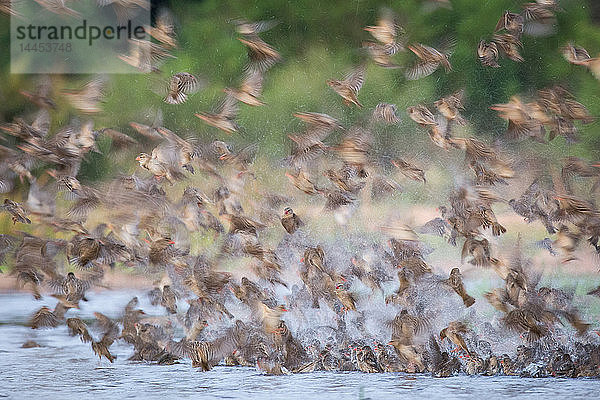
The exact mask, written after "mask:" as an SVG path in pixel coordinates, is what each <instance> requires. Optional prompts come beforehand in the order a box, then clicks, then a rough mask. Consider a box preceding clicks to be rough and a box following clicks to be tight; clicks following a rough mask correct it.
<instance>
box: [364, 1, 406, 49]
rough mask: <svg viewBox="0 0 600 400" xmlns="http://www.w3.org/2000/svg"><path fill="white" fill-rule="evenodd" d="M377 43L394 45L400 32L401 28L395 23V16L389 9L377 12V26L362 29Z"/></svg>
mask: <svg viewBox="0 0 600 400" xmlns="http://www.w3.org/2000/svg"><path fill="white" fill-rule="evenodd" d="M364 30H365V31H367V32H369V33H370V34H371V35H372V36H373V37H374V38H375V39H377V41H379V42H380V43H382V44H384V45H394V44H396V42H397V41H398V34H399V33H400V32H402V28H401V27H400V25H398V22H397V21H396V15H394V12H393V11H392V10H390V9H389V8H383V9H381V11H380V12H379V18H378V19H377V25H369V26H367V27H366V28H364Z"/></svg>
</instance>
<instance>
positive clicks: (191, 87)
mask: <svg viewBox="0 0 600 400" xmlns="http://www.w3.org/2000/svg"><path fill="white" fill-rule="evenodd" d="M198 85H199V82H198V78H196V77H195V76H194V75H192V74H190V73H187V72H179V73H177V74H175V75H173V76H172V77H171V79H169V84H168V86H167V95H166V97H165V98H164V99H163V101H164V102H165V103H167V104H182V103H185V101H186V100H187V98H188V94H190V93H194V92H195V91H196V90H197V89H198Z"/></svg>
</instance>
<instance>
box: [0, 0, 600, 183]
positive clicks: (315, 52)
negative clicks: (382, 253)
mask: <svg viewBox="0 0 600 400" xmlns="http://www.w3.org/2000/svg"><path fill="white" fill-rule="evenodd" d="M521 3H522V2H520V1H513V0H485V1H484V0H452V1H451V4H452V8H451V9H447V8H443V7H441V8H438V9H434V10H432V9H431V8H430V7H428V6H427V4H425V2H423V1H420V0H397V1H375V0H352V1H348V0H335V1H323V0H321V1H319V0H293V1H282V0H261V1H234V0H205V1H194V2H192V1H161V2H154V3H153V12H154V13H155V12H156V10H157V9H158V8H160V7H163V6H166V7H168V8H170V9H171V10H172V11H173V13H174V15H175V18H176V22H177V29H178V40H179V48H178V49H177V50H175V51H174V55H176V56H177V58H176V59H173V60H169V61H168V62H167V63H166V64H164V65H163V67H162V74H163V76H164V77H165V79H167V78H168V76H170V75H171V74H173V73H177V72H180V71H187V72H191V73H194V74H196V75H198V76H200V77H202V78H203V79H204V80H205V81H206V83H207V85H206V87H204V88H203V89H202V90H201V91H200V92H199V93H196V94H195V95H193V96H191V98H190V99H189V101H188V102H187V103H185V104H183V105H168V104H165V103H163V102H162V101H161V97H160V96H159V95H157V94H155V93H154V92H152V91H151V90H150V89H151V87H152V85H153V83H152V82H153V79H151V78H149V77H148V76H146V75H141V74H140V75H133V74H132V75H113V76H111V86H110V89H109V95H108V96H107V98H106V101H105V104H104V110H105V111H106V112H104V113H102V114H100V115H98V116H92V117H91V118H93V119H94V120H95V123H96V128H101V127H115V128H119V129H120V130H122V131H123V132H126V133H128V134H132V136H134V137H136V138H139V136H137V135H136V134H134V133H133V130H132V129H131V128H130V127H129V125H128V123H129V122H131V121H137V122H143V123H148V122H150V120H151V119H152V115H153V112H154V111H152V110H156V109H157V108H161V109H162V111H163V114H164V126H166V127H168V128H170V129H172V130H174V131H176V132H177V133H179V134H180V135H183V136H186V135H192V136H197V137H200V138H203V139H204V140H206V141H209V140H211V139H213V138H219V139H222V140H229V141H232V142H234V143H236V144H238V145H241V144H243V143H252V142H258V143H259V144H260V149H261V150H260V153H261V154H262V155H265V156H267V157H272V158H274V159H276V158H281V157H284V156H285V155H286V154H287V153H288V152H289V147H290V143H289V139H288V138H287V137H286V133H289V132H293V131H295V130H298V129H300V127H301V123H300V122H299V121H298V120H297V119H295V118H294V117H293V116H292V113H293V112H295V111H316V112H324V113H328V114H330V115H332V116H334V117H336V118H339V119H340V120H341V122H342V123H343V124H344V125H346V126H348V125H350V124H351V123H353V122H354V121H356V120H357V119H359V118H361V117H364V116H365V115H367V113H369V112H370V110H371V109H372V108H373V107H374V106H375V105H376V104H377V103H379V102H381V101H385V102H389V103H394V104H397V106H398V108H399V110H401V117H402V119H403V121H402V123H400V124H399V125H398V126H394V127H391V128H386V129H383V130H382V131H381V132H379V133H378V135H377V142H378V145H379V148H380V151H381V152H382V153H386V152H392V153H393V151H392V150H390V149H398V148H401V147H402V144H404V143H410V142H412V141H413V140H414V137H416V136H418V137H421V138H423V137H425V132H424V131H423V130H421V129H419V128H418V127H417V126H416V124H414V123H413V122H412V121H411V120H410V119H409V118H408V116H407V115H406V113H405V111H404V110H405V109H406V107H408V106H410V105H415V104H417V103H420V102H425V103H429V104H430V103H432V102H433V101H435V100H436V99H438V98H439V97H441V96H443V95H447V94H449V93H451V92H453V91H454V90H457V89H460V88H465V90H466V101H465V104H466V111H465V112H464V115H465V116H466V117H467V119H468V120H469V121H470V122H471V128H470V130H471V131H472V132H470V133H474V134H476V135H481V136H484V137H493V136H498V135H501V134H502V132H503V131H504V129H505V127H506V124H505V121H503V120H501V119H500V118H498V117H497V115H496V112H494V111H492V110H490V109H489V106H490V105H492V104H494V103H502V102H506V101H508V99H509V98H510V96H512V95H515V94H523V95H524V96H525V97H527V95H533V94H534V91H535V90H536V89H540V88H544V87H548V86H551V85H554V84H558V83H561V84H566V85H567V87H568V88H569V89H570V90H571V91H572V92H573V93H574V94H575V95H576V97H577V99H578V100H579V101H580V102H582V103H583V104H584V105H585V106H587V107H588V108H589V110H590V112H591V113H592V115H595V116H598V115H600V101H598V100H599V97H598V94H599V92H600V90H599V89H600V82H598V81H597V80H596V79H594V77H593V76H592V75H591V74H590V73H589V72H588V71H587V70H586V69H585V68H583V67H577V66H573V65H570V64H569V63H567V62H566V61H565V60H564V58H563V57H562V55H561V53H560V47H561V46H563V45H564V44H566V43H567V42H569V41H573V42H575V43H577V44H579V45H581V46H584V47H585V48H586V49H588V51H589V52H590V54H592V55H594V54H596V53H597V52H600V27H599V26H598V25H596V24H595V22H594V21H596V22H598V18H599V16H600V2H598V1H595V0H562V1H561V2H560V5H561V7H562V9H563V11H561V12H558V13H557V18H558V29H557V32H556V34H554V35H552V36H549V37H543V38H534V37H530V36H524V37H523V44H524V49H523V51H522V55H523V57H524V58H525V62H523V63H515V62H512V61H510V60H508V59H502V60H501V65H502V67H501V68H498V69H492V68H485V67H483V66H482V65H481V64H480V63H479V62H478V60H477V53H476V49H477V43H478V42H479V40H481V39H489V38H490V37H491V35H492V33H493V29H494V27H495V25H496V22H497V21H498V19H499V17H500V16H501V15H502V13H503V12H504V10H512V11H515V12H517V11H518V10H519V8H520V4H521ZM382 7H388V8H391V9H392V10H393V11H395V12H396V13H397V14H398V16H399V20H400V23H401V25H402V26H403V27H404V29H405V30H406V35H405V38H404V40H406V41H408V42H422V43H425V44H430V45H433V46H435V45H436V44H438V43H439V42H440V41H441V40H442V39H443V38H445V37H449V36H452V37H454V38H456V40H457V43H458V44H457V47H456V50H455V52H454V54H453V55H452V57H451V62H452V65H453V68H454V69H453V71H452V72H451V73H449V74H445V73H444V72H443V71H441V70H440V71H437V72H435V73H434V74H433V75H432V76H429V77H427V78H424V79H420V80H418V81H407V80H406V79H405V78H404V74H403V69H383V68H380V67H377V66H375V65H369V67H368V70H367V76H366V82H365V84H364V86H363V89H362V90H361V92H360V94H359V99H360V101H361V102H362V103H363V104H364V105H365V108H364V109H363V110H359V109H356V108H349V107H346V106H344V105H343V104H342V102H341V101H340V98H339V97H338V96H337V95H336V94H335V93H334V92H333V91H332V90H331V89H330V88H328V87H327V85H326V84H325V80H326V79H328V78H339V77H342V76H343V75H344V74H345V73H346V72H347V71H348V70H349V69H350V68H351V67H352V66H353V65H354V64H356V63H357V62H358V61H359V60H360V58H361V57H363V54H362V53H361V51H360V50H359V48H360V46H361V42H362V41H363V40H370V36H369V34H368V33H367V32H365V31H364V30H363V29H362V28H363V27H364V26H366V25H372V24H374V23H375V22H376V19H377V15H378V12H379V10H380V9H381V8H382ZM235 18H245V19H248V20H261V19H276V20H278V21H279V22H280V23H279V25H277V26H276V27H275V28H273V29H272V30H270V31H268V32H265V33H264V34H262V35H261V36H262V37H263V38H264V39H265V41H266V42H268V43H270V44H272V45H273V46H274V47H275V48H276V49H278V50H279V51H280V53H281V55H282V57H283V62H282V63H280V64H277V65H276V66H275V67H274V68H272V69H271V70H270V71H269V72H268V73H267V77H266V80H265V87H264V94H263V99H264V101H265V102H266V103H267V105H266V106H265V107H257V108H252V107H248V106H245V105H242V106H241V110H240V116H239V123H240V125H241V126H243V127H244V131H243V133H241V134H236V135H233V136H232V137H228V136H226V135H224V134H223V133H222V132H220V131H217V130H215V129H213V128H211V127H208V126H206V125H203V123H202V122H201V121H200V120H199V119H197V118H196V117H194V113H195V112H199V111H210V110H211V109H213V108H214V107H215V106H216V105H217V104H218V103H219V101H220V98H221V96H222V95H223V92H222V90H223V88H224V87H226V86H235V85H239V83H240V79H241V71H242V69H243V67H244V65H245V63H246V62H247V55H246V49H245V48H244V45H243V44H242V43H241V42H239V41H238V40H237V34H236V32H235V29H234V26H233V25H232V24H231V23H228V21H229V20H230V19H235ZM0 43H2V46H3V48H4V54H7V53H8V46H9V17H7V16H4V15H3V16H0ZM413 60H414V57H413V56H412V54H410V53H400V54H398V55H397V56H395V61H396V62H397V63H399V64H401V65H410V64H411V63H412V62H413ZM9 63H10V60H9V59H8V57H7V56H5V57H3V58H2V59H0V75H1V76H2V79H0V119H1V120H3V121H11V120H12V118H13V117H15V116H22V115H27V114H28V113H32V112H34V111H35V106H33V105H32V104H29V103H27V102H26V100H25V99H24V98H23V96H21V95H20V94H19V92H18V91H19V89H24V88H25V89H32V88H34V87H35V76H32V75H18V74H10V73H9ZM60 79H61V80H63V82H60V81H59V88H60V86H61V84H62V87H70V88H74V87H77V86H78V85H79V84H80V83H83V82H85V80H86V79H89V77H86V76H77V75H74V76H64V77H61V78H60ZM58 104H59V109H58V111H57V112H54V113H53V114H52V117H53V127H54V128H57V127H59V126H62V125H64V124H67V123H69V121H70V120H71V119H72V118H73V117H75V116H76V112H75V110H73V109H72V108H70V107H69V106H68V104H67V103H66V102H65V101H64V100H63V99H60V98H59V99H58ZM85 118H87V116H86V117H83V118H82V119H85ZM580 128H581V130H580V142H579V143H577V144H574V145H571V146H568V145H566V144H565V142H564V139H563V138H557V139H555V140H554V141H553V142H552V143H550V144H549V145H541V144H534V143H532V142H530V141H527V142H523V143H521V144H518V145H515V146H521V147H523V148H527V149H531V151H534V152H535V151H538V152H541V153H543V154H546V155H548V156H549V157H550V158H557V157H562V156H564V155H578V156H581V157H585V158H590V159H600V154H599V151H600V150H599V149H600V133H599V132H598V125H597V123H593V124H590V125H587V126H581V127H580ZM108 140H109V139H106V138H104V139H100V148H101V149H106V148H107V145H108V144H107V143H106V141H108ZM149 146H152V145H151V144H148V146H146V147H149ZM142 147H143V146H142ZM137 150H138V151H139V149H137ZM145 150H147V151H149V150H151V147H149V148H147V149H145ZM109 154H110V153H109V152H105V153H104V155H103V154H99V153H93V154H92V153H91V154H89V155H88V156H87V157H86V162H85V163H84V165H83V167H82V170H81V172H80V175H79V178H80V180H81V181H82V182H89V181H95V180H99V179H102V178H103V177H108V176H114V174H115V173H116V171H118V170H121V169H127V170H130V171H133V170H134V169H135V165H136V163H135V161H134V159H133V158H134V157H131V158H124V159H122V160H119V161H115V160H114V159H111V158H110V156H109Z"/></svg>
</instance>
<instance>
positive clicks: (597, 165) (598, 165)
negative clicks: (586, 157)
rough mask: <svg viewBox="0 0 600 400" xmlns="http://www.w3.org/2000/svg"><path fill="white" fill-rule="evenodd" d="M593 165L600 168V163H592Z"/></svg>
mask: <svg viewBox="0 0 600 400" xmlns="http://www.w3.org/2000/svg"><path fill="white" fill-rule="evenodd" d="M592 167H596V168H600V164H592Z"/></svg>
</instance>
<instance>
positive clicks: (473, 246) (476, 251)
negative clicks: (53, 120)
mask: <svg viewBox="0 0 600 400" xmlns="http://www.w3.org/2000/svg"><path fill="white" fill-rule="evenodd" d="M467 255H471V256H473V258H472V259H471V260H470V261H469V262H470V263H471V264H473V265H476V266H478V267H488V266H491V265H494V264H495V263H497V262H498V260H496V259H495V258H493V257H491V254H490V243H489V241H488V240H487V239H485V238H484V239H481V240H477V239H475V238H467V239H466V240H465V243H464V244H463V248H462V252H461V262H462V261H464V259H465V258H466V257H467Z"/></svg>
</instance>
